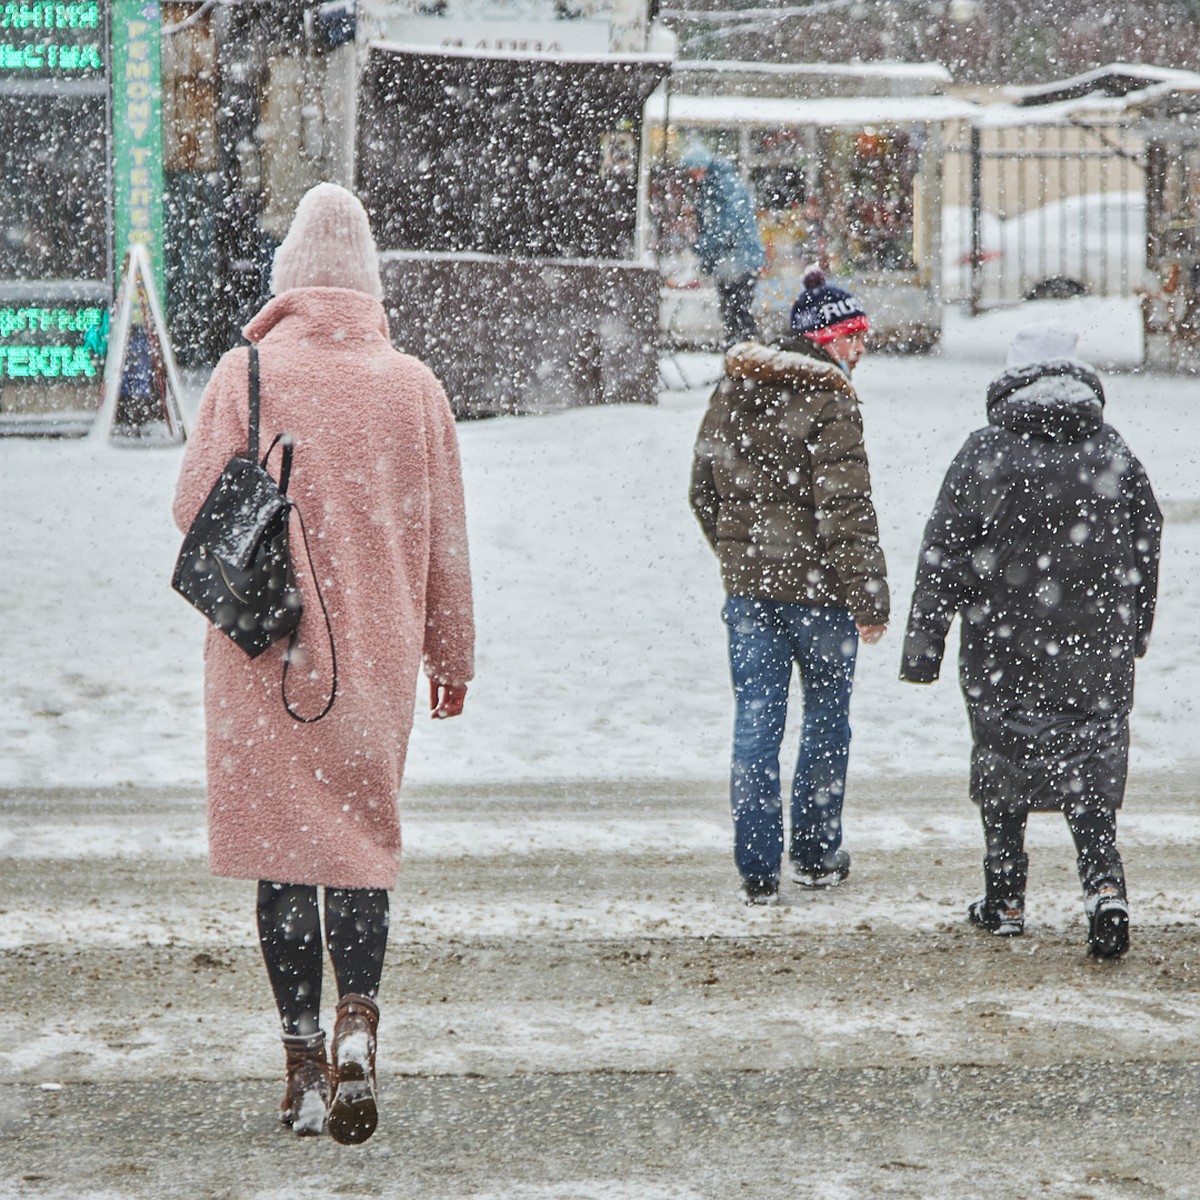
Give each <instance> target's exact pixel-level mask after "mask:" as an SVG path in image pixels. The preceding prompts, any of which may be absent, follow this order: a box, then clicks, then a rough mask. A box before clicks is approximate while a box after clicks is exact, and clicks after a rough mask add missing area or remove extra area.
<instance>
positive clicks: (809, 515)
mask: <svg viewBox="0 0 1200 1200" xmlns="http://www.w3.org/2000/svg"><path fill="white" fill-rule="evenodd" d="M691 503H692V510H693V511H694V512H695V514H696V517H697V519H698V520H699V522H700V525H701V527H702V528H703V530H704V535H705V537H707V538H708V541H709V543H710V544H711V545H712V547H713V549H714V550H715V551H716V554H717V559H718V561H719V562H720V564H721V577H722V580H723V581H724V584H725V590H726V591H727V592H728V593H729V594H730V595H732V596H759V597H763V598H765V599H769V600H777V601H781V602H784V603H796V604H812V605H817V606H821V607H844V608H848V609H849V610H850V612H851V614H852V615H853V617H854V619H855V620H856V621H857V622H858V623H859V624H860V625H883V624H886V623H887V619H888V586H887V568H886V566H885V564H884V559H883V550H882V548H881V547H880V545H879V527H878V523H877V521H876V518H875V509H874V506H873V505H872V503H871V477H870V472H869V471H868V468H867V454H866V449H865V448H864V446H863V430H862V417H861V415H860V413H859V409H858V397H857V396H856V395H855V393H854V388H853V387H852V386H851V385H850V381H849V380H848V379H847V378H846V375H845V374H844V373H843V371H842V369H841V367H839V366H838V364H837V363H836V362H835V361H834V360H833V358H831V357H830V356H829V355H828V354H827V353H826V352H825V351H824V350H823V349H822V348H821V347H819V346H818V345H816V343H814V342H812V341H810V340H809V339H808V338H802V337H799V336H789V337H787V338H785V339H784V340H782V341H781V342H780V343H779V345H777V346H766V345H762V344H760V343H758V342H742V343H741V344H739V345H737V346H734V347H733V348H732V349H731V350H730V351H729V352H728V353H727V354H726V356H725V378H724V379H723V380H722V381H721V383H720V385H719V386H718V387H717V389H716V391H715V392H714V393H713V396H712V399H711V400H710V401H709V405H708V411H707V412H706V413H705V415H704V421H703V423H702V424H701V426H700V434H699V436H698V438H697V439H696V449H695V457H694V459H693V464H692V489H691Z"/></svg>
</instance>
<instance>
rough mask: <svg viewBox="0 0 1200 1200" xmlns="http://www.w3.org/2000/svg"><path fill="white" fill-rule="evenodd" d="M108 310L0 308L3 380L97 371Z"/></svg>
mask: <svg viewBox="0 0 1200 1200" xmlns="http://www.w3.org/2000/svg"><path fill="white" fill-rule="evenodd" d="M105 316H106V313H105V311H104V309H102V308H97V307H95V306H83V305H61V306H56V307H51V308H39V307H33V306H23V307H20V308H17V307H12V308H0V379H78V378H80V377H86V378H91V377H93V376H94V375H96V373H97V367H96V364H97V357H98V355H97V353H96V352H97V351H98V349H99V348H100V341H99V339H100V338H101V337H102V336H103V327H104V318H105Z"/></svg>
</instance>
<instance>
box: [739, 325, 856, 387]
mask: <svg viewBox="0 0 1200 1200" xmlns="http://www.w3.org/2000/svg"><path fill="white" fill-rule="evenodd" d="M725 373H726V375H728V376H729V377H730V378H732V379H747V380H753V381H754V382H755V383H772V384H776V385H778V386H781V387H793V388H795V389H796V390H797V391H804V392H828V391H837V392H844V393H845V394H846V395H848V396H853V395H854V388H853V386H852V385H851V383H850V380H849V379H847V378H846V373H845V372H844V371H843V370H842V368H841V367H840V366H838V364H837V363H836V362H834V360H833V359H832V358H830V356H829V355H828V354H826V353H825V351H824V350H823V349H821V347H820V346H817V345H816V344H815V343H813V342H810V341H809V340H808V339H807V338H805V339H801V338H788V339H785V340H784V341H783V342H781V343H780V344H779V345H778V346H767V345H764V344H763V343H762V342H739V343H738V344H737V345H736V346H731V347H730V348H729V350H728V351H727V352H726V354H725Z"/></svg>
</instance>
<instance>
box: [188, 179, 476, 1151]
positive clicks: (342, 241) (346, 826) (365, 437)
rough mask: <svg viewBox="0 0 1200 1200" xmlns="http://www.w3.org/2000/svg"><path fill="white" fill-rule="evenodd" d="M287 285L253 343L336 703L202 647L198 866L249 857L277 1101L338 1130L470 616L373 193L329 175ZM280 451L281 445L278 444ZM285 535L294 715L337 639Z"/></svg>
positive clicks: (237, 446)
mask: <svg viewBox="0 0 1200 1200" xmlns="http://www.w3.org/2000/svg"><path fill="white" fill-rule="evenodd" d="M271 286H272V291H273V292H274V298H273V299H272V300H270V301H269V302H268V303H267V304H266V305H265V306H264V307H263V308H262V310H261V311H260V312H259V313H258V314H257V315H256V316H255V317H254V319H253V320H252V321H251V322H250V324H249V325H248V326H247V327H246V330H245V333H246V337H247V338H248V339H249V340H250V341H251V342H253V343H254V344H255V345H256V346H257V347H258V352H259V359H260V372H261V405H262V408H261V419H260V428H261V442H262V445H263V446H268V445H270V444H271V440H272V439H273V438H274V437H275V436H276V434H279V433H283V432H286V433H289V434H291V435H292V437H293V439H294V442H295V462H294V466H293V471H292V479H291V484H290V487H289V489H288V490H289V495H290V496H291V498H292V499H293V500H294V501H295V502H296V504H297V506H298V508H299V510H300V512H301V514H302V515H303V518H304V522H305V524H306V525H307V532H308V543H309V546H310V548H311V554H312V561H313V564H314V567H315V570H316V572H317V574H318V577H319V580H320V585H321V592H322V594H323V597H324V603H325V607H326V608H327V610H328V614H329V621H330V624H331V626H332V637H333V649H334V650H335V652H336V658H337V687H336V702H335V703H334V704H333V707H332V708H331V710H330V711H329V713H328V715H327V716H325V717H324V718H323V719H321V720H320V721H317V722H315V723H312V724H306V723H303V722H300V721H297V720H295V719H293V717H292V716H290V715H289V713H288V711H287V710H286V709H285V707H284V704H283V700H282V697H281V673H282V669H283V658H284V654H285V652H286V649H285V648H286V645H287V643H286V642H285V641H281V642H278V643H276V645H275V646H273V647H272V648H271V649H270V650H268V651H267V652H266V653H264V654H262V655H261V656H260V657H258V658H256V659H253V660H252V659H249V658H247V656H246V654H245V653H244V652H243V651H242V650H240V649H239V648H238V647H237V646H235V645H234V644H233V643H232V642H230V641H229V640H228V639H227V638H226V637H225V636H223V635H222V634H220V633H218V632H216V631H215V630H213V629H211V628H210V630H209V632H208V640H207V642H206V644H205V650H204V666H205V681H204V688H205V724H206V727H207V749H208V831H209V865H210V868H211V870H212V871H213V873H214V874H216V875H225V876H231V877H233V878H235V879H254V880H258V881H259V882H258V928H259V938H260V941H261V943H262V948H263V955H264V958H265V960H266V965H267V974H268V976H269V978H270V981H271V985H272V988H273V990H274V993H275V998H276V1001H277V1003H278V1006H279V1014H280V1019H281V1021H282V1024H283V1041H284V1045H285V1048H286V1058H287V1072H288V1085H287V1093H286V1095H285V1097H284V1101H283V1120H284V1121H285V1122H286V1123H287V1124H289V1125H291V1127H292V1128H293V1129H294V1130H295V1132H296V1133H298V1134H315V1133H320V1132H321V1130H322V1128H323V1127H324V1126H325V1123H326V1119H328V1125H329V1131H330V1133H331V1134H332V1135H333V1136H334V1138H336V1139H337V1140H338V1141H341V1142H360V1141H365V1140H366V1138H368V1137H370V1135H371V1133H372V1132H373V1131H374V1129H375V1125H376V1119H377V1118H376V1103H375V1033H376V1028H377V1025H378V1019H379V1009H378V1007H377V1004H376V996H377V993H378V990H379V979H380V973H381V970H382V966H383V955H384V947H385V945H386V941H387V927H388V894H387V889H389V888H392V887H394V886H395V882H396V871H397V860H398V856H399V853H400V824H399V819H398V814H397V809H396V797H397V792H398V789H399V787H400V779H401V776H402V774H403V771H404V757H405V751H406V749H407V746H408V737H409V734H410V732H411V730H412V721H413V708H414V701H413V697H414V692H415V688H416V683H417V674H418V670H419V668H420V666H421V664H422V662H423V663H424V667H425V672H426V674H427V675H428V677H429V680H430V684H431V694H432V710H433V716H434V717H452V716H457V715H458V714H459V713H461V712H462V706H463V700H464V697H465V694H466V684H467V681H468V680H469V679H470V678H471V676H472V671H473V645H474V626H473V620H472V611H471V580H470V568H469V565H468V559H467V537H466V523H465V516H464V511H463V495H462V477H461V473H460V468H459V459H458V445H457V439H456V436H455V430H454V419H453V416H452V415H451V412H450V406H449V404H448V403H447V400H446V396H445V393H444V392H443V391H442V388H441V385H440V384H439V383H438V381H437V379H436V378H435V377H434V376H433V374H432V373H431V372H430V371H429V370H428V368H426V367H425V366H423V365H422V364H421V363H420V362H418V361H417V360H416V359H414V358H410V357H408V356H406V355H403V354H399V353H397V351H395V350H394V349H393V348H392V346H391V343H390V342H389V340H388V328H387V318H386V316H385V314H384V310H383V307H382V305H381V304H380V297H381V296H382V286H381V284H380V278H379V268H378V262H377V257H376V251H375V243H374V240H373V238H372V236H371V230H370V225H369V224H368V221H367V215H366V212H365V211H364V210H363V207H362V205H361V204H360V203H359V202H358V200H357V199H356V198H355V197H354V196H353V195H351V194H350V193H349V192H347V191H345V190H344V189H343V188H340V187H337V186H335V185H333V184H320V185H318V186H317V187H315V188H313V189H312V190H311V191H310V192H309V193H308V194H307V195H306V196H305V197H304V199H303V200H302V201H301V202H300V205H299V208H298V209H297V211H296V216H295V219H294V220H293V222H292V227H291V229H290V231H289V233H288V236H287V238H286V239H285V241H284V242H283V244H282V245H281V246H280V247H279V250H278V252H277V253H276V255H275V265H274V272H273V275H272V280H271ZM248 359H249V354H248V351H247V350H246V349H236V350H231V351H230V352H229V353H228V354H226V355H225V356H224V357H223V358H222V359H221V361H220V362H219V363H218V364H217V367H216V370H215V371H214V372H213V376H212V380H211V381H210V383H209V385H208V387H207V389H206V390H205V393H204V397H203V400H202V401H201V404H200V411H199V414H198V416H197V418H196V425H195V429H194V431H193V433H192V436H191V439H190V441H189V442H188V447H187V452H186V454H185V455H184V460H183V468H182V471H181V473H180V477H179V486H178V491H177V494H176V497H175V520H176V522H177V523H178V524H179V527H180V528H181V529H186V528H187V527H188V526H189V525H190V523H191V521H192V518H193V517H194V516H195V514H196V512H197V511H198V509H199V508H200V505H201V504H202V503H203V501H204V498H205V496H206V495H207V494H208V491H209V489H210V488H211V487H212V485H213V483H214V482H215V481H216V479H217V476H218V475H219V474H220V472H221V469H222V467H223V466H224V465H225V462H226V461H227V460H228V459H229V457H230V456H231V455H233V454H235V453H244V452H245V449H246V441H247V419H248V382H247V380H248V374H247V372H248ZM269 465H270V466H272V467H276V469H277V464H276V463H274V462H272V463H270V464H269ZM291 541H292V558H293V562H294V565H295V569H296V574H297V582H298V585H299V589H300V594H301V597H302V599H303V601H304V604H305V609H304V616H303V619H302V621H301V624H300V629H299V639H298V642H297V646H296V649H295V651H294V652H293V655H292V665H291V669H290V671H289V673H288V702H289V703H290V705H291V707H292V709H293V711H295V712H298V713H300V714H301V715H302V716H309V717H311V716H315V715H316V714H318V713H320V712H321V710H322V709H323V708H324V707H325V706H326V704H327V702H328V700H329V698H330V694H331V689H332V687H333V680H334V672H333V662H332V659H331V647H330V639H329V635H328V632H327V630H326V628H325V619H324V616H323V615H322V610H321V605H320V603H318V600H317V595H316V590H315V588H314V586H313V579H312V576H311V573H310V570H309V565H308V560H307V558H306V556H305V554H304V550H303V546H304V541H303V538H302V535H301V529H300V523H299V521H298V520H297V518H296V516H295V514H293V517H292V522H291ZM318 885H323V886H324V888H325V895H324V915H325V928H324V941H325V945H326V947H327V949H328V951H329V956H330V959H331V961H332V964H333V970H334V976H335V979H336V982H337V991H338V1005H337V1016H336V1021H335V1024H334V1031H333V1044H332V1063H331V1064H329V1063H328V1062H327V1058H326V1051H325V1035H324V1033H323V1032H322V1030H321V1024H320V1001H321V975H322V951H321V942H322V929H321V919H320V913H319V910H318V903H317V886H318Z"/></svg>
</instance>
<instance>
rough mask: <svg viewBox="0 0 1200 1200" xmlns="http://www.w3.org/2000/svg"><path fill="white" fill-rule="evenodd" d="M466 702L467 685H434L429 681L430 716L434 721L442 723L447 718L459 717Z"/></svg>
mask: <svg viewBox="0 0 1200 1200" xmlns="http://www.w3.org/2000/svg"><path fill="white" fill-rule="evenodd" d="M466 700H467V685H466V684H465V683H435V682H434V681H433V680H432V679H431V680H430V681H429V707H430V708H431V709H432V712H431V713H430V716H431V717H433V719H434V720H435V721H444V720H445V719H446V718H447V717H461V716H462V710H463V705H464V704H465V703H466Z"/></svg>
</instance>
